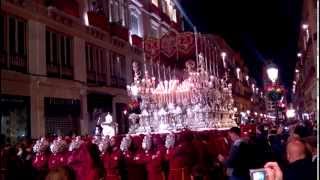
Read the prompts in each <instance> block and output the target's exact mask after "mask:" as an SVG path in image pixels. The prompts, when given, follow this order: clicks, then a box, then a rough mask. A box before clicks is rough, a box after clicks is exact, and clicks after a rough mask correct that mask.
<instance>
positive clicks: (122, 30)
mask: <svg viewBox="0 0 320 180" xmlns="http://www.w3.org/2000/svg"><path fill="white" fill-rule="evenodd" d="M110 25H111V26H110V28H111V35H112V36H116V37H118V38H120V39H122V40H124V41H126V42H128V41H129V30H128V29H127V28H126V27H123V26H122V25H121V24H119V23H111V24H110Z"/></svg>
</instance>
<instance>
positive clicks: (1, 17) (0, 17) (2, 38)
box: [0, 14, 5, 53]
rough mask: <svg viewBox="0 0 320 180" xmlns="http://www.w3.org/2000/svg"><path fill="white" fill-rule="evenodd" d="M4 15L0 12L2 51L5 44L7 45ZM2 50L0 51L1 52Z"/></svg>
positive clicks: (0, 42) (0, 43)
mask: <svg viewBox="0 0 320 180" xmlns="http://www.w3.org/2000/svg"><path fill="white" fill-rule="evenodd" d="M4 28H5V26H4V16H3V15H2V14H0V51H1V52H2V51H4V45H5V40H4ZM1 52H0V53H1Z"/></svg>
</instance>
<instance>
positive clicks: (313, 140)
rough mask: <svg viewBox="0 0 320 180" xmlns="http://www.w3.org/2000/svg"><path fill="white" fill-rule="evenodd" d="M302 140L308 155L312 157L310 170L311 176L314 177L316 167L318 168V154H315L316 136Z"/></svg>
mask: <svg viewBox="0 0 320 180" xmlns="http://www.w3.org/2000/svg"><path fill="white" fill-rule="evenodd" d="M303 140H304V141H305V143H306V147H307V149H308V151H309V153H310V154H311V156H312V170H313V174H314V176H315V177H316V176H317V167H318V163H317V162H318V153H317V137H316V136H308V137H306V138H303Z"/></svg>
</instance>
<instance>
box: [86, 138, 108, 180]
mask: <svg viewBox="0 0 320 180" xmlns="http://www.w3.org/2000/svg"><path fill="white" fill-rule="evenodd" d="M88 150H89V154H90V157H91V159H92V162H93V165H94V169H95V170H96V171H97V173H98V175H99V177H104V176H105V173H104V166H103V162H102V160H101V158H100V151H99V148H98V146H97V145H96V144H91V143H90V144H88Z"/></svg>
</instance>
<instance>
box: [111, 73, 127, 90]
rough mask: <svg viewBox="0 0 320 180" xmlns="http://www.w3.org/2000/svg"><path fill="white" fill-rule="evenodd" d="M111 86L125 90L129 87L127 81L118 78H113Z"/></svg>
mask: <svg viewBox="0 0 320 180" xmlns="http://www.w3.org/2000/svg"><path fill="white" fill-rule="evenodd" d="M111 86H112V87H115V88H122V89H125V88H126V86H127V84H126V80H125V79H124V78H120V77H117V76H111Z"/></svg>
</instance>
